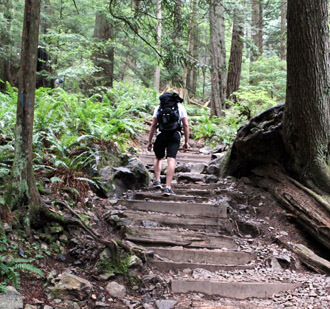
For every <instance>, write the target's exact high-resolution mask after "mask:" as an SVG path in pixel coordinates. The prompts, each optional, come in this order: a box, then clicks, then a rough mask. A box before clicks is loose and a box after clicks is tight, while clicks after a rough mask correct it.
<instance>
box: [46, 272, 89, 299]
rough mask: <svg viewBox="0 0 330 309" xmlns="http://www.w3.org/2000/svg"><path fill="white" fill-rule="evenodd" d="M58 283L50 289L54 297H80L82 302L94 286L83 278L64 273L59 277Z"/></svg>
mask: <svg viewBox="0 0 330 309" xmlns="http://www.w3.org/2000/svg"><path fill="white" fill-rule="evenodd" d="M57 280H59V282H57V283H56V284H55V286H54V287H51V288H50V291H51V293H52V295H54V296H56V297H58V296H61V297H64V298H65V297H66V296H68V298H69V299H72V297H74V298H75V297H78V298H79V299H80V300H81V299H83V298H85V297H86V296H87V295H88V294H89V293H90V291H91V289H92V288H93V286H92V284H91V283H90V282H89V281H88V280H86V279H83V278H80V277H78V276H76V275H73V274H71V273H69V272H64V273H62V274H60V275H59V276H58V277H57Z"/></svg>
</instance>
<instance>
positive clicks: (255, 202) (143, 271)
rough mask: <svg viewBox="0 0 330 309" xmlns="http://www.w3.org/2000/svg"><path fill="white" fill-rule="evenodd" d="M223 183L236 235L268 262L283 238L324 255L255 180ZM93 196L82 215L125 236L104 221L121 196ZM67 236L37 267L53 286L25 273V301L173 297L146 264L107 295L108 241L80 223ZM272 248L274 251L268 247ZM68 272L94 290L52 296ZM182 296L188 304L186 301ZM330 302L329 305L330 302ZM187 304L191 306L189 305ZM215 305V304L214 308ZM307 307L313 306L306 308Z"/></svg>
mask: <svg viewBox="0 0 330 309" xmlns="http://www.w3.org/2000/svg"><path fill="white" fill-rule="evenodd" d="M140 147H141V151H143V150H144V151H145V149H143V147H144V144H142V145H140ZM188 153H189V152H188ZM219 186H220V187H221V189H223V190H226V191H227V192H233V194H229V195H228V196H229V198H227V201H228V202H229V204H230V207H231V209H230V212H231V214H232V217H233V218H234V221H235V223H236V228H237V229H236V233H237V235H236V236H237V237H238V238H239V239H240V240H241V243H242V246H249V245H250V244H251V248H252V247H253V248H254V249H257V250H260V254H261V255H263V259H264V260H265V262H266V261H267V263H269V261H270V260H267V259H268V257H270V256H271V255H272V254H273V253H274V252H275V251H280V250H283V246H281V245H280V243H279V242H278V241H279V240H280V242H281V243H299V244H304V245H306V246H307V247H310V248H312V249H313V250H314V251H316V252H317V253H319V254H322V250H319V249H320V248H318V247H317V246H316V245H315V243H313V242H311V241H309V239H308V237H306V235H305V234H304V232H303V231H302V230H301V229H298V228H297V226H296V225H295V224H294V218H293V217H292V216H291V215H290V214H288V213H287V212H286V211H284V210H283V209H282V208H281V207H280V206H279V205H278V203H277V202H276V201H275V200H274V199H273V197H272V196H271V195H270V194H269V193H267V192H265V191H264V190H262V189H260V188H258V187H257V186H255V185H254V184H253V182H251V180H250V179H248V178H241V179H234V178H226V179H221V180H220V182H219ZM49 198H50V199H52V200H55V199H62V197H61V196H52V197H49ZM89 199H90V204H92V208H89V209H88V208H83V207H82V208H80V209H77V210H76V211H77V212H78V213H79V214H80V215H81V214H84V213H88V216H89V218H90V219H89V226H90V227H91V228H92V229H93V230H94V231H95V232H96V233H97V234H98V235H102V238H103V239H110V238H112V239H121V237H122V229H121V228H118V227H114V226H111V225H110V224H109V222H107V221H106V220H105V218H106V216H107V214H108V213H109V210H110V209H113V208H112V205H114V204H115V203H116V199H115V198H108V199H105V198H100V197H97V196H96V195H95V194H94V193H92V192H89ZM67 235H68V241H67V243H66V246H65V247H64V248H63V249H64V250H62V251H61V252H60V253H50V254H48V255H46V256H45V257H44V258H43V259H42V260H39V262H38V267H39V268H41V269H42V270H43V271H44V273H45V275H46V277H48V279H47V281H48V284H45V283H46V280H45V279H41V278H39V277H37V276H35V275H28V274H24V275H23V276H22V278H21V288H20V290H19V291H20V293H21V294H22V295H23V296H24V304H30V305H33V306H35V307H31V308H44V306H45V305H49V306H51V307H52V308H115V309H116V308H147V309H148V308H154V307H152V306H151V305H150V306H149V307H148V303H150V300H148V297H149V298H155V299H156V298H157V297H160V296H161V298H166V295H170V292H169V290H168V286H167V287H165V286H166V285H168V282H167V281H166V278H167V275H166V274H163V273H162V272H161V271H157V270H155V269H153V268H150V267H149V266H147V265H144V266H143V267H135V268H134V269H131V270H130V271H129V272H128V273H126V270H123V272H122V274H117V275H116V276H114V277H112V278H115V280H116V282H118V283H120V284H122V285H124V286H125V287H126V288H127V294H126V296H125V297H123V298H121V299H120V298H119V299H116V298H114V297H110V296H109V294H108V293H107V284H108V281H107V280H106V279H102V273H101V272H100V271H99V269H98V268H97V263H98V260H99V254H100V253H101V252H102V251H103V250H104V245H102V244H100V243H98V242H97V241H95V240H94V239H93V238H92V237H91V236H90V235H88V234H87V233H86V232H85V231H83V230H81V229H79V228H77V227H70V229H69V230H67ZM20 248H21V249H23V250H28V248H26V247H24V244H20ZM266 248H267V249H266ZM269 248H273V249H271V250H270V251H269ZM272 250H273V252H272ZM290 256H291V254H290ZM291 261H293V262H291V263H289V264H288V265H287V266H286V267H287V268H288V269H289V270H292V271H295V270H297V271H303V272H306V274H307V275H306V276H307V277H308V276H309V274H310V271H309V270H308V269H306V268H305V266H303V265H301V263H300V262H299V259H298V258H297V257H294V255H293V254H292V259H291ZM67 270H70V271H71V272H72V273H73V274H75V275H77V276H79V277H81V278H84V279H86V280H88V281H89V282H91V283H92V285H93V288H92V290H91V291H89V292H88V293H84V292H83V291H82V292H80V291H79V292H77V293H76V294H77V295H75V297H73V298H72V297H69V298H68V299H69V300H70V298H72V299H71V300H72V301H73V302H70V301H69V302H68V300H67V299H66V300H63V299H61V298H60V297H58V298H56V297H52V298H49V294H50V290H49V287H48V286H51V284H50V282H52V281H53V282H55V281H54V278H55V277H56V276H57V275H59V274H61V273H63V272H64V271H67ZM50 274H51V275H50ZM150 276H151V279H150ZM157 276H159V277H161V278H163V279H160V280H159V282H161V284H164V286H163V287H162V288H160V290H161V291H162V292H160V291H158V293H159V294H157V292H156V289H155V284H154V282H152V279H155V278H156V277H157ZM309 280H312V279H309ZM319 280H321V281H322V280H323V279H322V278H321V279H319ZM329 292H330V291H329V288H328V290H327V291H326V293H328V294H329ZM199 297H200V298H201V299H203V301H204V302H207V301H209V302H212V301H214V298H212V297H205V296H201V295H199ZM181 300H182V301H183V302H182V303H183V304H184V299H181ZM69 304H70V305H69ZM78 304H79V305H78ZM327 304H330V300H329V302H328V303H327ZM327 304H326V303H325V306H327ZM229 305H230V306H231V305H234V306H235V302H234V301H233V302H230V303H229ZM310 306H312V305H310ZM211 307H212V306H211ZM211 307H210V308H211ZM180 308H185V305H182V307H180ZM186 308H188V305H187V307H186ZM189 308H192V305H191V303H190V305H189ZM205 308H206V307H205ZM212 308H216V307H215V306H213V307H212ZM219 308H220V307H219ZM223 308H239V307H236V306H235V307H223ZM242 308H243V307H242ZM246 308H248V307H246ZM251 308H252V307H251ZM260 308H261V307H260ZM263 308H266V307H263ZM274 308H275V307H274ZM292 308H298V307H294V305H293V307H292ZM305 308H309V307H307V306H306V307H305ZM310 308H323V307H322V305H320V306H319V307H313V306H312V307H310ZM324 308H326V307H324Z"/></svg>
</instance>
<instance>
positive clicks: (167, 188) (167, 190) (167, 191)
mask: <svg viewBox="0 0 330 309" xmlns="http://www.w3.org/2000/svg"><path fill="white" fill-rule="evenodd" d="M173 194H174V192H173V190H172V189H171V188H169V187H166V188H165V190H164V195H166V196H170V195H173Z"/></svg>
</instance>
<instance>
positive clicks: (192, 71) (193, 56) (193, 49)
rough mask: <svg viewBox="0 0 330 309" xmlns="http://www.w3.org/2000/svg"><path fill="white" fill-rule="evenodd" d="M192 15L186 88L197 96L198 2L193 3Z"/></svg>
mask: <svg viewBox="0 0 330 309" xmlns="http://www.w3.org/2000/svg"><path fill="white" fill-rule="evenodd" d="M190 10H191V13H190V20H189V30H188V48H187V51H188V55H189V58H190V59H189V61H188V63H189V65H188V66H187V67H186V86H185V88H186V89H187V90H188V92H189V93H190V94H195V92H196V83H197V68H196V63H197V57H198V22H197V13H198V11H197V10H198V1H197V0H192V1H191V9H190Z"/></svg>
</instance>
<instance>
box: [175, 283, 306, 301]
mask: <svg viewBox="0 0 330 309" xmlns="http://www.w3.org/2000/svg"><path fill="white" fill-rule="evenodd" d="M299 286H301V284H300V283H283V282H218V281H203V280H183V279H174V280H172V282H171V288H172V292H173V293H175V294H186V293H202V294H206V295H212V296H215V295H217V296H221V297H229V298H234V299H247V298H251V297H254V298H271V297H272V296H273V294H278V293H280V292H284V291H288V290H293V289H295V288H297V287H299Z"/></svg>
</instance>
